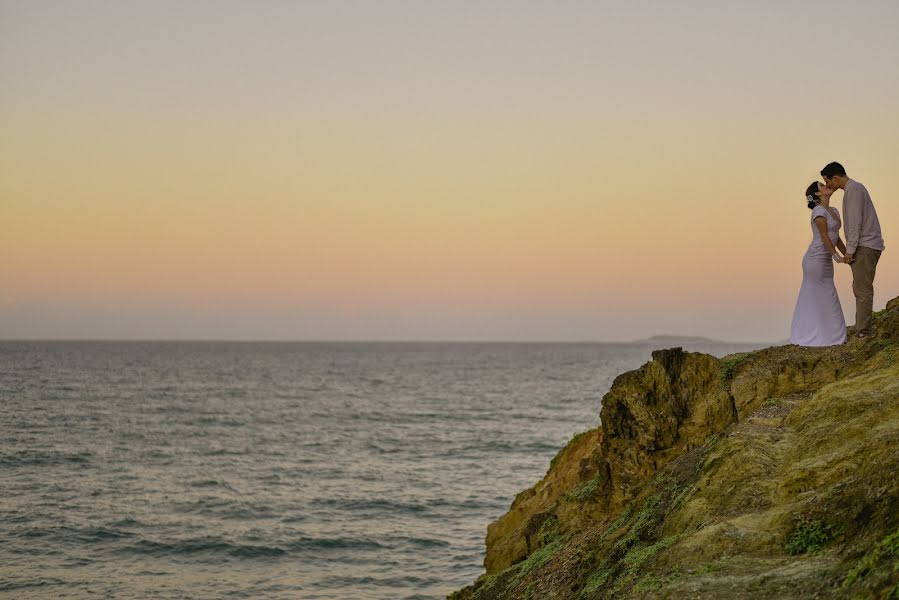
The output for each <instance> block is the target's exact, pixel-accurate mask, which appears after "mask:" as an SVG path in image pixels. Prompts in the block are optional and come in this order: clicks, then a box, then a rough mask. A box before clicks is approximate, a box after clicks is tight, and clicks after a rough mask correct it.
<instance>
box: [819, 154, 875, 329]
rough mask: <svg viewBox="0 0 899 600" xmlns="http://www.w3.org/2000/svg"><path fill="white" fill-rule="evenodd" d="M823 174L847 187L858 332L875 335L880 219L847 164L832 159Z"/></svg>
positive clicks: (848, 252)
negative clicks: (875, 285) (847, 171)
mask: <svg viewBox="0 0 899 600" xmlns="http://www.w3.org/2000/svg"><path fill="white" fill-rule="evenodd" d="M821 176H822V177H824V183H825V184H827V187H829V188H830V189H832V190H843V231H844V232H845V233H846V262H847V263H849V264H850V266H851V267H852V292H853V293H854V294H855V332H856V334H857V335H858V337H860V338H866V337H868V336H869V335H871V311H872V309H873V307H874V273H875V271H876V270H877V261H879V260H880V253H881V252H883V247H884V246H883V236H882V235H881V233H880V221H879V220H878V219H877V211H875V210H874V203H873V202H871V196H870V195H869V194H868V190H867V189H865V186H863V185H862V184H860V183H859V182H857V181H853V180H852V179H849V177H847V176H846V169H844V168H843V165H841V164H840V163H836V162H832V163H830V164H829V165H827V166H826V167H824V168H823V169H821Z"/></svg>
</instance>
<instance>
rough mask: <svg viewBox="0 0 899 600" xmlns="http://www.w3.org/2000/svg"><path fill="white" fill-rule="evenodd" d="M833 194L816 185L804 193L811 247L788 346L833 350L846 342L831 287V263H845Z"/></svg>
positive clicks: (833, 290) (844, 248)
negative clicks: (810, 210) (809, 214)
mask: <svg viewBox="0 0 899 600" xmlns="http://www.w3.org/2000/svg"><path fill="white" fill-rule="evenodd" d="M831 194H833V190H831V189H828V188H827V186H825V185H824V184H823V183H818V182H817V181H816V182H814V183H812V184H811V185H810V186H808V189H807V190H806V191H805V197H806V200H808V207H809V208H810V209H812V218H811V225H812V243H811V244H810V245H809V247H808V250H806V251H805V256H803V257H802V287H801V288H799V298H798V299H797V300H796V308H795V310H794V311H793V324H792V326H791V328H790V343H791V344H797V345H799V346H834V345H836V344H842V343H844V342H845V341H846V321H845V319H844V318H843V308H842V307H841V306H840V298H839V296H837V288H836V287H835V286H834V284H833V263H834V261H835V262H845V261H844V257H843V256H842V255H841V254H840V253H839V252H837V249H839V251H840V252H842V253H843V254H845V253H846V246H845V245H844V244H843V240H841V239H840V225H841V221H840V213H839V212H838V211H837V209H836V208H834V207H831V206H830V196H831Z"/></svg>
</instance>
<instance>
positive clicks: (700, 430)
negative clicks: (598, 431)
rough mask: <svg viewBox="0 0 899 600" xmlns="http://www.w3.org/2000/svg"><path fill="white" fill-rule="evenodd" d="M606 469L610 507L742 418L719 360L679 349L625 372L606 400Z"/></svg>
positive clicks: (603, 414)
mask: <svg viewBox="0 0 899 600" xmlns="http://www.w3.org/2000/svg"><path fill="white" fill-rule="evenodd" d="M600 415H601V417H600V418H601V422H602V430H603V440H602V445H601V447H600V456H601V458H600V461H601V462H600V465H601V466H600V468H601V469H602V468H604V469H605V470H606V471H607V472H608V477H607V478H606V479H605V481H604V483H605V489H604V490H603V491H604V495H605V497H606V504H607V508H609V509H611V510H617V509H619V508H620V507H621V505H622V504H623V503H624V502H626V501H627V500H628V499H630V498H631V496H632V495H633V490H634V488H636V487H638V486H639V485H641V484H642V483H643V482H645V481H646V480H647V479H648V478H649V477H651V476H652V475H653V474H654V473H655V472H656V471H658V470H659V469H660V468H661V467H663V466H664V465H666V464H667V463H668V462H669V461H671V460H672V459H673V458H676V457H677V456H679V455H680V454H682V453H683V452H684V451H686V450H690V449H692V448H694V447H696V446H697V445H701V444H702V443H703V441H705V439H706V438H707V437H708V436H709V435H710V434H712V433H717V432H719V431H722V430H724V428H725V427H727V426H728V425H730V424H731V423H733V422H734V421H736V417H737V415H736V412H735V410H734V404H733V399H732V398H731V397H730V396H729V395H728V393H727V392H726V391H725V390H724V389H723V388H722V387H721V384H720V378H719V374H718V360H717V359H716V358H715V357H713V356H709V355H707V354H694V353H687V352H683V351H682V350H680V349H679V348H675V349H672V350H659V351H656V352H653V353H652V362H649V363H647V364H645V365H644V366H643V367H641V368H640V369H638V370H636V371H631V372H629V373H625V374H624V375H621V376H619V377H618V378H617V379H616V380H615V382H614V383H613V385H612V389H611V390H609V393H607V394H606V395H605V396H604V397H603V399H602V410H601V412H600Z"/></svg>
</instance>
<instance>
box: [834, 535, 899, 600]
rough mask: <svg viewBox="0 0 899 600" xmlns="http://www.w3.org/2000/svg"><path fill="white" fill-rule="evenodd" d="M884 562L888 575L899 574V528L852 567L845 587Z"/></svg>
mask: <svg viewBox="0 0 899 600" xmlns="http://www.w3.org/2000/svg"><path fill="white" fill-rule="evenodd" d="M882 563H886V566H887V571H888V573H887V575H888V576H890V575H892V576H896V575H899V529H897V530H896V531H894V532H893V533H891V534H890V535H888V536H886V537H885V538H883V539H882V540H880V541H879V542H877V543H876V544H875V545H874V548H872V549H871V551H870V552H868V553H867V554H865V556H863V557H862V559H861V560H859V561H858V563H856V565H855V566H854V567H852V569H851V570H850V571H849V573H847V574H846V579H844V580H843V587H849V586H851V585H853V584H855V583H856V582H858V581H861V580H862V579H864V578H865V577H866V576H867V575H868V574H870V573H872V572H874V571H876V570H878V569H879V568H880V567H881V565H882ZM889 571H891V572H889ZM897 589H899V586H897V587H896V588H894V589H893V592H894V593H895V592H896V591H897ZM890 597H892V595H891V596H890Z"/></svg>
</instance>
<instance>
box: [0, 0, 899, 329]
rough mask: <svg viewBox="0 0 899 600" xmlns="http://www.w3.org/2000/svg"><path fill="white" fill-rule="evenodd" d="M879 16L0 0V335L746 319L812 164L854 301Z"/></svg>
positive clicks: (800, 210) (772, 290)
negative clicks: (849, 262)
mask: <svg viewBox="0 0 899 600" xmlns="http://www.w3.org/2000/svg"><path fill="white" fill-rule="evenodd" d="M897 31H899V2H897V1H896V0H882V1H864V0H862V1H857V2H852V3H849V2H845V1H841V2H831V1H821V0H815V1H812V0H807V1H791V0H782V1H774V0H770V1H768V0H762V1H757V2H748V1H746V2H733V1H722V0H708V1H691V0H685V1H682V2H669V1H663V0H659V1H648V0H647V1H635V2H629V3H625V2H602V1H592V2H573V1H570V2H519V1H514V2H513V1H508V2H498V1H484V2H422V1H419V0H414V1H413V0H410V1H404V2H400V1H392V0H384V1H361V0H360V1H355V2H351V1H339V0H337V1H320V2H314V1H306V2H299V1H298V2H280V1H273V0H270V1H261V2H251V1H249V0H247V1H244V2H228V1H223V0H216V1H198V0H195V1H191V2H175V1H152V2H151V1H146V2H135V1H122V2H119V1H111V0H110V1H103V2H93V1H60V2H52V1H41V2H34V1H30V0H29V1H27V0H21V1H10V0H0V131H2V135H0V338H5V339H19V338H52V339H67V338H90V339H282V340H407V339H414V340H514V341H519V340H571V341H585V340H598V341H616V340H632V339H637V338H642V337H646V336H649V335H652V334H658V333H671V334H688V335H704V336H709V337H714V338H719V339H725V340H732V341H770V342H776V341H779V340H783V339H785V338H787V337H788V335H789V326H790V319H791V316H792V312H793V306H794V303H795V300H796V295H797V293H798V290H799V285H800V282H801V277H802V271H801V258H802V254H803V252H804V251H805V248H806V247H807V245H808V243H809V241H810V238H811V230H810V226H809V216H810V212H809V210H808V209H807V208H806V207H805V204H804V197H803V196H804V190H805V188H806V186H807V185H808V184H809V183H810V182H811V181H812V180H813V179H815V178H816V177H817V176H818V172H819V170H820V169H821V167H823V166H824V165H825V164H826V163H828V162H830V161H832V160H837V161H840V162H841V163H843V165H844V166H845V167H846V169H847V171H848V172H849V176H850V177H852V178H854V179H857V180H858V181H861V182H862V183H864V184H865V185H866V186H867V188H868V190H869V191H870V193H871V195H872V197H873V199H874V203H875V205H876V207H877V211H878V213H879V216H880V221H881V224H882V228H883V234H884V238H885V240H886V246H887V249H886V251H885V252H884V254H883V258H882V260H881V262H880V265H879V269H878V273H877V279H876V281H875V291H876V297H875V303H874V304H875V306H874V307H875V309H880V308H882V307H883V305H884V303H885V302H886V301H887V300H888V299H890V298H893V297H895V296H899V35H897V33H896V32H897ZM841 197H842V194H841V193H838V194H837V195H835V197H834V198H835V202H834V205H835V206H837V207H840V206H841ZM836 282H837V287H838V289H839V292H840V296H841V299H842V301H843V308H844V311H845V312H846V316H847V322H848V323H850V324H851V323H853V322H854V314H855V306H854V298H853V296H852V291H851V274H850V271H849V268H848V267H845V266H842V265H837V276H836Z"/></svg>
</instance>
